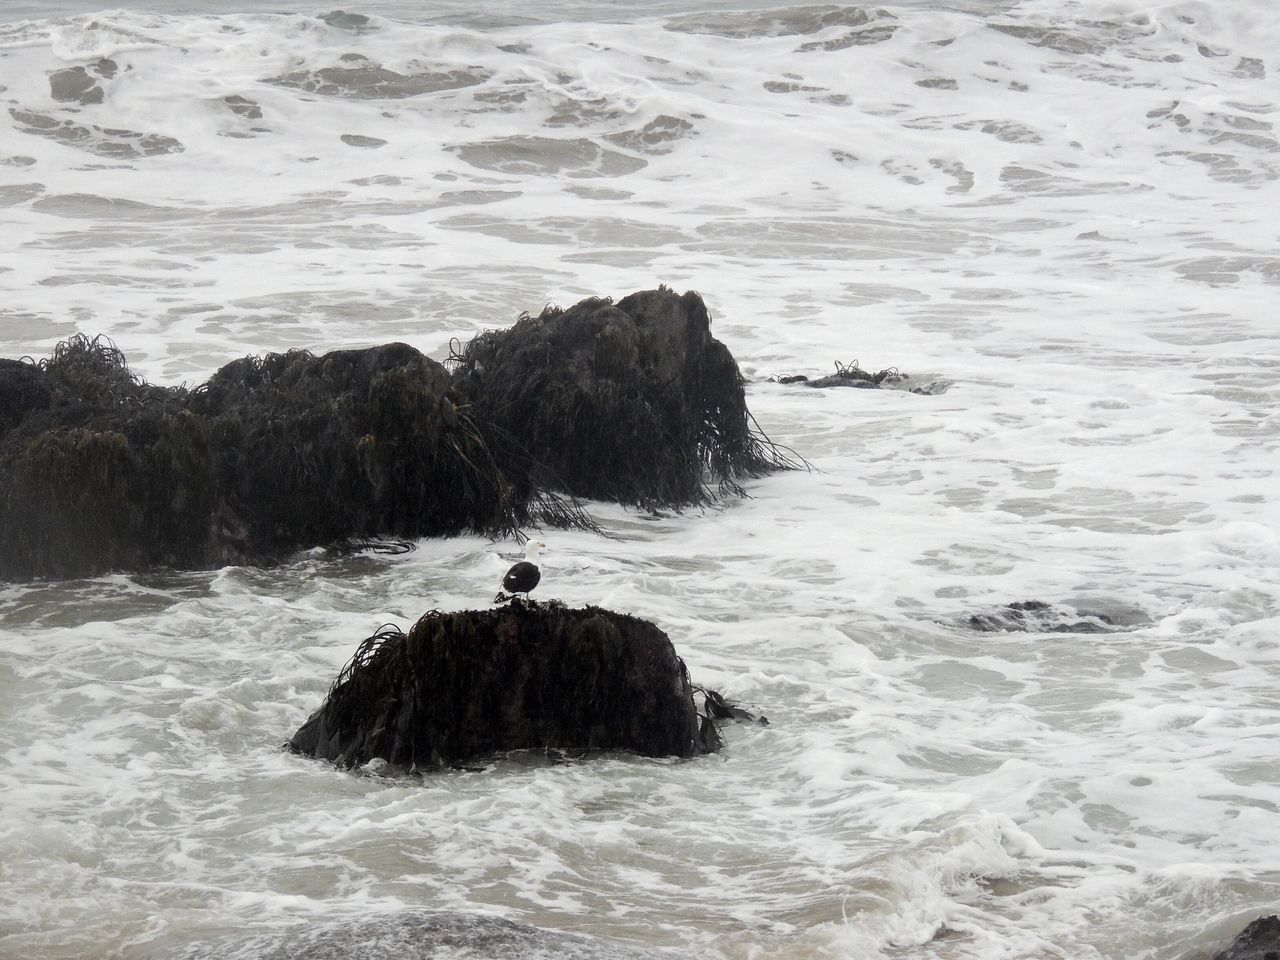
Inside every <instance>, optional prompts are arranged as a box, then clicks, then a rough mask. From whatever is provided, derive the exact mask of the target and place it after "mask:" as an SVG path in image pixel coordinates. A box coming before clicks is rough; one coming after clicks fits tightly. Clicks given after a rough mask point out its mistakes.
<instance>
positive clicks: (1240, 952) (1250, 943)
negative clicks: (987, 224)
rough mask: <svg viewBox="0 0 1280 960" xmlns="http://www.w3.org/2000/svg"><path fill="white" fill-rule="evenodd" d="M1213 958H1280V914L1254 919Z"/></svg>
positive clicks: (1260, 959)
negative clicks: (1229, 944)
mask: <svg viewBox="0 0 1280 960" xmlns="http://www.w3.org/2000/svg"><path fill="white" fill-rule="evenodd" d="M1213 960H1280V916H1276V915H1274V914H1273V915H1272V916H1269V917H1259V918H1258V919H1257V920H1254V921H1253V922H1252V923H1251V924H1249V925H1248V926H1247V927H1245V928H1244V930H1242V931H1241V932H1240V935H1239V936H1238V937H1236V939H1235V941H1234V942H1233V943H1232V944H1231V946H1229V947H1227V949H1226V950H1223V951H1222V952H1221V953H1218V954H1215V955H1214V958H1213Z"/></svg>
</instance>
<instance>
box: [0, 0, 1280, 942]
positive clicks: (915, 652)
mask: <svg viewBox="0 0 1280 960" xmlns="http://www.w3.org/2000/svg"><path fill="white" fill-rule="evenodd" d="M735 8H736V9H735ZM280 10H281V11H282V12H265V11H264V8H263V7H262V6H261V5H257V4H233V3H224V4H218V5H212V4H209V3H201V4H195V3H177V2H175V3H168V4H159V3H154V4H151V5H150V6H144V7H140V8H137V9H133V10H130V9H113V10H110V11H99V10H96V9H95V8H94V7H93V5H91V4H89V3H87V2H85V3H82V2H80V0H76V2H75V3H71V2H64V3H60V4H39V5H35V4H28V3H21V2H19V3H16V4H9V5H6V6H5V8H4V10H3V11H2V13H3V17H4V21H5V22H4V23H0V100H3V106H4V112H3V114H2V115H0V293H2V294H3V296H2V297H0V356H8V357H18V356H23V355H32V356H40V355H43V354H45V353H47V352H48V351H49V349H50V348H51V347H52V346H53V345H54V344H55V343H56V342H57V341H58V340H60V339H63V338H65V337H67V336H69V335H71V334H73V333H76V332H84V333H89V334H96V333H104V334H106V335H108V336H110V337H111V338H113V339H114V340H115V341H116V342H117V344H118V345H119V346H120V347H121V348H122V349H123V350H124V351H125V353H126V354H127V356H128V357H129V360H130V362H131V364H132V365H133V367H134V369H135V370H136V371H137V372H138V373H140V374H142V375H143V376H145V377H147V378H149V379H151V380H153V381H156V382H161V383H180V382H187V383H192V384H194V383H196V382H199V381H201V380H203V379H204V378H205V377H207V376H208V375H209V374H210V373H211V372H212V371H213V370H214V369H216V368H217V367H218V366H220V365H221V364H223V363H225V362H227V361H228V360H231V359H233V358H235V357H238V356H241V355H244V354H247V353H263V352H266V351H272V350H282V349H286V348H289V347H295V346H303V347H307V348H309V349H312V350H315V351H323V350H328V349H333V348H337V347H347V346H365V345H370V344H375V343H383V342H388V341H393V340H402V341H405V342H408V343H411V344H413V345H414V346H417V347H419V348H420V349H422V350H424V351H426V352H428V353H431V354H432V355H434V356H437V357H442V356H444V355H445V354H446V353H447V350H448V343H449V341H450V339H451V338H453V337H458V338H462V339H464V340H465V339H466V338H468V337H470V336H472V335H473V334H475V333H476V332H477V331H479V330H481V329H485V328H491V327H495V326H505V325H507V324H508V323H510V322H511V321H512V320H513V319H514V318H515V317H516V316H517V315H518V314H519V313H520V312H521V311H524V310H530V311H535V312H536V311H537V310H539V309H540V308H541V307H542V306H543V305H544V304H546V303H548V302H555V303H560V304H563V305H568V304H570V303H572V302H574V301H576V300H577V299H579V298H581V297H584V296H590V295H614V296H621V295H624V294H626V293H629V292H631V291H633V290H637V289H642V288H646V287H652V286H655V285H657V284H658V283H666V284H669V285H671V286H673V287H675V288H676V289H678V290H684V289H696V290H698V291H700V292H701V293H702V294H703V296H704V297H705V298H706V300H707V303H708V305H709V306H710V308H711V311H712V314H713V318H714V323H713V332H714V333H715V334H716V335H717V336H718V337H719V338H720V339H721V340H723V341H724V342H725V343H726V344H728V346H729V347H730V349H731V350H732V351H733V353H734V355H735V356H736V357H737V359H738V361H739V363H740V364H741V366H742V369H743V372H744V374H745V375H746V376H747V378H748V380H749V381H750V384H749V386H748V402H749V404H750V406H751V409H752V411H753V413H754V414H755V416H756V418H757V419H758V420H759V422H760V424H761V425H762V427H763V428H764V429H765V430H766V431H767V432H768V433H769V435H770V436H771V437H773V438H774V439H775V440H777V441H778V442H780V443H784V444H786V445H788V446H789V447H792V448H793V449H794V450H795V451H797V452H798V453H799V454H801V455H803V456H804V457H805V458H807V459H808V461H809V462H810V463H811V464H812V465H813V468H814V469H813V470H812V471H811V472H794V473H786V474H779V475H775V476H772V477H768V478H764V479H761V480H759V481H756V482H753V483H752V484H751V485H750V489H749V492H750V497H749V498H747V499H743V500H736V501H733V502H729V503H725V504H724V505H723V506H722V507H720V508H718V509H711V510H707V511H703V512H696V513H690V514H687V515H682V516H668V517H645V516H642V515H637V514H635V513H629V512H626V511H623V510H620V509H618V508H616V507H611V506H608V505H603V504H596V505H592V507H591V509H592V511H593V513H594V514H595V515H597V516H598V517H600V518H601V519H602V520H603V522H604V523H605V526H606V527H607V529H608V530H609V531H610V532H611V533H612V534H614V536H613V537H612V538H602V537H596V536H591V535H587V534H577V533H574V534H568V533H563V532H559V531H554V530H549V531H544V534H543V539H544V540H546V541H547V542H548V544H549V545H550V546H549V549H548V550H547V551H546V553H545V554H544V557H543V571H544V580H543V585H542V587H540V588H539V593H540V594H542V595H543V596H544V598H546V597H552V596H554V597H559V598H560V599H562V600H564V601H565V602H566V603H571V604H584V603H597V604H602V605H605V606H608V607H611V608H613V609H617V610H622V611H626V612H630V613H634V614H637V615H641V616H645V617H649V618H652V619H653V620H655V621H656V622H657V623H658V624H659V625H660V626H661V627H662V628H663V629H664V630H666V631H667V632H668V633H669V634H670V635H671V637H672V639H673V640H674V642H675V644H676V647H677V649H678V650H679V652H680V653H681V654H682V656H683V657H684V658H685V659H686V661H687V662H688V665H689V668H690V671H691V673H692V675H693V678H694V680H695V681H699V682H702V683H705V684H707V685H710V686H713V687H715V688H717V689H720V690H722V691H724V692H725V693H726V694H728V695H729V696H731V697H733V698H735V699H738V700H741V701H743V702H745V703H747V704H751V705H754V706H755V707H757V708H758V709H759V710H761V711H763V712H764V713H766V714H767V715H768V717H769V720H770V723H769V725H768V726H758V725H740V726H734V727H730V728H728V729H727V731H726V733H727V736H728V740H729V746H728V748H727V750H726V751H725V752H724V753H723V754H722V755H720V756H718V757H714V758H710V759H706V758H704V759H701V760H698V761H695V762H688V763H670V762H660V761H651V760H643V759H638V758H635V757H629V756H605V757H596V758H591V759H588V760H582V761H578V762H572V763H564V764H547V763H533V762H532V761H531V759H530V758H521V757H512V758H504V759H501V760H499V761H498V762H496V763H494V764H492V765H491V766H490V767H489V768H488V769H487V770H486V771H485V772H484V773H478V774H477V773H468V772H456V773H449V774H445V775H441V776H436V777H431V778H428V779H426V780H416V779H415V780H403V779H393V778H384V777H379V776H373V775H370V776H353V775H350V774H345V773H339V772H336V771H334V770H332V769H330V768H327V767H325V766H323V765H320V764H316V763H313V762H309V761H306V760H302V759H299V758H296V757H292V756H288V755H286V754H284V753H282V752H281V751H280V750H279V745H280V744H281V743H282V742H283V741H284V740H286V739H287V738H288V737H289V735H290V734H291V733H292V732H293V730H294V729H296V727H297V726H298V725H300V724H301V723H302V722H303V721H304V720H305V719H306V717H307V716H308V714H309V713H310V712H311V711H312V710H314V709H315V708H316V707H317V706H318V704H319V703H320V701H321V699H322V697H323V696H324V693H325V691H326V690H327V688H328V685H329V683H330V681H331V680H332V678H333V676H334V675H335V674H336V672H337V671H338V670H339V668H340V667H341V666H342V664H343V663H344V662H345V661H346V660H347V658H348V657H349V656H350V655H351V653H352V652H353V650H354V648H355V645H356V643H357V642H358V641H359V640H360V639H362V638H363V637H365V636H367V635H369V634H370V633H372V632H374V631H375V630H376V629H377V628H378V627H379V625H381V624H383V623H386V622H396V623H400V624H401V625H404V626H407V625H408V624H409V623H411V622H412V621H413V620H415V619H416V618H417V616H418V615H419V614H421V613H422V612H424V611H426V610H428V609H431V608H433V607H438V608H442V609H450V608H464V607H470V606H478V605H484V604H485V603H486V602H487V600H488V598H489V597H490V596H492V594H493V591H494V588H495V585H496V583H497V581H498V580H499V578H500V577H501V574H502V572H503V571H504V570H505V569H506V566H507V565H508V563H509V559H506V558H507V557H509V555H510V554H512V553H514V552H516V548H515V546H514V545H513V544H494V543H490V542H488V541H485V540H482V539H478V538H460V539H457V540H449V541H432V542H423V543H421V544H420V545H419V549H418V550H417V551H415V552H413V553H410V554H406V555H403V556H396V557H387V556H378V555H369V556H356V557H346V558H340V557H330V556H326V555H324V554H318V553H317V554H309V555H306V556H302V557H299V558H297V559H296V560H295V561H294V562H292V563H290V564H287V565H285V566H283V567H281V568H277V569H269V570H256V569H240V568H229V569H224V570H218V571H209V572H195V573H155V574H148V575H137V576H123V575H121V576H110V577H103V578H100V579H97V580H91V581H77V582H70V583H59V584H45V583H42V584H8V585H0V651H2V652H3V655H2V656H0V798H2V804H3V811H4V817H3V820H0V957H5V958H8V957H13V958H19V957H21V958H30V960H82V958H83V960H90V958H101V957H116V958H122V960H142V958H147V957H150V956H152V955H154V954H156V953H157V952H158V951H161V950H165V949H169V948H172V947H178V946H180V945H182V944H184V943H187V942H190V941H193V940H198V939H203V938H209V937H215V936H219V935H223V934H233V933H237V932H242V933H248V934H260V933H266V932H270V931H272V930H276V929H279V928H283V927H286V926H287V925H289V924H291V923H298V922H304V921H315V920H320V919H324V920H335V919H336V920H339V921H341V920H342V919H344V918H348V919H354V918H356V917H362V916H366V915H368V914H377V913H381V912H391V911H397V910H401V909H403V908H410V907H413V908H420V907H430V908H432V909H439V910H450V911H461V912H465V913H473V912H482V913H491V914H496V915H499V916H502V917H506V918H509V919H512V920H516V921H520V922H523V923H527V924H533V925H536V926H539V927H543V928H546V929H548V930H551V931H565V932H575V933H581V934H587V935H590V936H593V937H599V938H602V939H603V940H605V941H608V942H616V943H622V944H627V945H631V946H637V947H642V948H655V949H656V948H670V949H672V950H674V951H676V952H679V953H681V954H683V955H689V954H691V953H697V954H699V955H703V956H708V957H717V958H732V960H759V958H788V960H790V958H796V960H808V958H825V957H840V958H844V957H852V958H877V957H884V958H921V960H924V958H930V960H935V958H936V960H943V958H946V960H959V958H983V960H989V958H994V957H1008V958H1045V957H1062V958H1072V960H1077V958H1091V957H1097V958H1116V960H1119V958H1125V960H1131V958H1139V957H1148V958H1161V960H1166V958H1167V960H1181V958H1190V957H1195V956H1203V955H1205V954H1207V953H1211V952H1212V951H1213V950H1214V949H1217V948H1220V947H1221V945H1222V944H1223V943H1224V942H1226V941H1227V940H1229V939H1230V937H1232V936H1234V934H1235V933H1236V932H1237V931H1238V930H1239V929H1240V928H1241V927H1243V926H1244V924H1245V923H1246V922H1247V921H1248V920H1250V919H1252V918H1253V917H1255V916H1257V915H1259V914H1262V913H1265V912H1275V908H1276V904H1277V901H1278V900H1280V787H1278V786H1277V783H1280V760H1277V742H1278V741H1277V738H1278V737H1280V694H1278V693H1277V689H1278V688H1280V685H1278V681H1280V645H1278V643H1277V641H1278V633H1280V604H1278V601H1280V532H1278V531H1280V508H1278V507H1277V506H1276V504H1277V500H1276V497H1275V494H1274V491H1275V489H1276V487H1277V473H1278V472H1280V458H1278V457H1277V445H1278V441H1280V337H1278V336H1277V325H1276V324H1277V320H1276V302H1277V293H1280V287H1278V284H1280V253H1277V240H1278V239H1280V238H1278V236H1277V232H1276V227H1275V217H1274V211H1275V210H1276V209H1278V208H1280V186H1278V184H1277V181H1278V179H1280V140H1277V134H1276V130H1275V124H1276V123H1277V122H1278V120H1280V107H1278V104H1280V85H1278V83H1277V77H1280V59H1278V58H1277V55H1276V52H1275V51H1276V50H1278V49H1280V14H1277V13H1276V12H1274V11H1273V10H1272V9H1271V8H1270V5H1268V4H1264V3H1247V2H1235V3H1217V4H1212V3H1206V2H1195V0H1172V2H1162V3H1140V2H1136V0H1081V2H1076V3H1071V4H1066V5H1064V4H1061V3H1056V2H1054V3H1050V2H1048V0H1044V2H1041V0H1024V2H1021V3H1012V2H1011V3H983V2H978V0H967V2H957V3H940V4H931V3H928V2H924V0H920V2H912V3H896V4H885V5H881V6H863V7H859V6H839V5H826V6H791V7H786V6H777V5H775V4H753V5H749V6H747V7H743V5H741V4H729V3H718V2H703V3H698V2H693V0H688V2H674V0H673V2H670V3H664V4H659V5H655V6H649V7H646V8H645V9H644V10H643V11H642V12H640V13H637V12H636V11H635V10H634V9H629V8H623V7H621V6H620V5H617V4H606V3H595V4H576V3H560V4H550V5H543V6H541V7H540V8H539V9H538V11H536V12H533V13H529V14H528V15H525V14H521V15H520V16H513V15H512V14H511V13H510V12H509V10H507V9H506V8H505V7H501V6H499V5H494V4H486V3H484V2H481V3H475V4H467V5H465V6H464V5H461V4H456V5H449V4H444V5H434V6H433V8H432V10H433V12H432V14H431V15H430V16H427V15H424V14H422V13H421V11H418V10H416V9H414V8H413V7H410V6H409V5H406V4H404V3H399V2H392V0H382V2H371V3H368V4H365V5H362V6H351V7H349V8H347V10H346V12H345V13H343V14H339V13H337V12H336V11H330V12H326V11H324V10H322V9H311V8H307V9H298V8H294V9H293V10H292V11H289V8H288V7H287V5H280ZM854 359H857V360H858V361H859V362H860V363H861V365H862V366H863V367H865V368H867V369H871V370H879V369H882V368H889V367H897V368H898V369H899V370H900V371H902V372H904V373H906V374H908V375H909V377H908V379H907V380H906V381H904V382H903V384H902V386H903V387H906V388H910V387H913V386H914V387H917V388H919V392H911V391H910V390H909V389H886V390H879V391H873V390H847V389H843V390H842V389H835V390H811V389H807V388H804V387H800V386H783V385H780V384H776V383H770V382H768V381H769V378H770V377H771V376H776V375H782V374H793V373H807V374H810V375H822V374H825V373H829V372H831V371H832V370H833V369H834V364H835V363H837V362H839V363H848V362H850V361H851V360H854ZM0 533H2V532H0ZM1027 600H1037V601H1042V602H1044V603H1047V604H1049V605H1050V609H1049V611H1048V612H1045V613H1038V612H1036V611H1037V609H1038V608H1036V607H1031V608H1028V611H1029V612H1028V613H1027V614H1025V615H1024V616H1023V617H1022V618H1021V619H1019V618H1018V617H1013V616H1011V615H1010V613H1009V608H1008V607H1007V606H1006V605H1007V604H1010V603H1022V602H1023V601H1027ZM975 618H976V619H975ZM983 618H986V620H984V619H983ZM1085 621H1087V622H1088V623H1089V624H1090V625H1091V626H1092V627H1094V628H1096V629H1097V632H1091V633H1069V632H1060V631H1061V628H1063V627H1064V626H1070V625H1073V624H1078V623H1081V622H1085ZM983 622H998V623H1001V624H1003V625H1004V626H1005V627H1006V628H1007V629H1002V630H999V631H996V632H983V631H980V630H977V629H975V625H981V624H982V623H983Z"/></svg>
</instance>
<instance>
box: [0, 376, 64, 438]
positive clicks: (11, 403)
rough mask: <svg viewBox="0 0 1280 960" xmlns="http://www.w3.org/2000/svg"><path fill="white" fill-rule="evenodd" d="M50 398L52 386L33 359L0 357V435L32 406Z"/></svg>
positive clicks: (40, 405) (46, 402) (44, 404)
mask: <svg viewBox="0 0 1280 960" xmlns="http://www.w3.org/2000/svg"><path fill="white" fill-rule="evenodd" d="M52 400H53V386H52V385H51V384H50V383H49V379H48V378H47V377H46V376H45V375H44V373H43V372H42V371H41V370H40V368H39V367H37V366H36V365H35V364H34V363H23V362H22V361H19V360H0V439H3V437H4V435H5V434H6V433H8V432H9V431H10V430H12V429H13V428H14V427H16V426H17V425H18V424H19V423H20V422H21V421H22V419H23V418H24V417H25V416H26V415H27V414H28V413H30V412H32V411H33V410H43V409H44V408H45V407H47V406H49V404H50V403H51V402H52Z"/></svg>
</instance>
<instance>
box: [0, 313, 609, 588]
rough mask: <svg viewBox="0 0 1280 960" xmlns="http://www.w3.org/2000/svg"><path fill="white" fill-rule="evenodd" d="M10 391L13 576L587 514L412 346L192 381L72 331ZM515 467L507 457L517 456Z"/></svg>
mask: <svg viewBox="0 0 1280 960" xmlns="http://www.w3.org/2000/svg"><path fill="white" fill-rule="evenodd" d="M0 395H3V396H4V397H5V398H6V399H7V398H10V397H12V398H15V399H14V407H13V408H9V407H8V405H7V404H6V409H12V410H14V411H16V412H18V413H19V416H18V417H17V418H16V419H14V418H13V416H12V415H10V416H9V417H7V418H6V420H5V421H4V423H5V424H6V425H7V429H6V430H5V431H4V432H3V433H2V434H0V529H3V530H4V531H5V536H4V537H0V578H7V579H19V578H31V577H73V576H92V575H95V574H99V573H103V572H106V571H109V570H140V569H148V568H153V567H158V566H170V567H185V568H191V567H196V568H199V567H210V566H221V565H223V564H227V563H245V562H250V563H255V562H270V561H273V560H278V559H280V558H282V557H283V556H286V555H287V554H288V553H290V552H292V551H295V550H298V549H301V548H303V547H308V546H316V545H323V544H326V543H329V542H331V541H340V540H346V539H349V538H356V539H375V538H380V537H400V538H403V537H421V536H440V535H453V534H457V533H460V532H462V531H466V530H472V531H476V532H490V533H493V534H511V533H514V532H515V531H516V530H518V529H519V528H521V527H522V526H526V525H531V524H541V523H548V524H560V525H568V526H579V527H590V526H591V523H590V521H589V520H588V519H587V518H586V516H585V515H584V514H582V513H581V511H579V510H577V509H576V508H574V507H572V506H568V505H565V504H564V503H563V501H561V500H559V499H558V498H555V497H552V496H548V495H544V494H542V493H540V492H538V491H536V490H535V489H534V488H533V486H532V483H531V481H530V479H529V476H528V466H527V464H526V462H525V461H524V460H523V459H522V458H521V457H520V456H519V455H518V453H516V452H513V451H512V450H510V449H509V448H508V447H504V446H503V443H504V441H502V440H501V438H499V441H498V442H497V443H496V444H495V445H492V446H491V445H490V444H488V443H487V442H486V440H485V437H484V436H483V434H482V432H481V429H480V427H479V426H478V425H477V424H476V423H475V422H474V421H473V420H472V418H471V417H470V416H468V415H467V414H466V413H465V412H462V411H460V410H459V409H458V408H457V407H456V406H455V404H454V400H453V399H451V398H452V397H454V395H453V393H452V390H451V387H450V383H449V376H448V374H447V373H446V372H445V370H444V368H443V367H442V366H441V365H440V364H438V363H436V362H435V361H433V360H430V359H428V358H427V357H424V356H423V355H422V354H421V353H419V352H418V351H417V350H415V349H413V348H412V347H408V346H405V345H404V344H392V345H390V346H385V347H375V348H371V349H368V350H345V351H335V352H334V353H331V354H327V355H325V356H322V357H315V356H312V355H311V354H309V353H307V352H305V351H291V352H289V353H286V354H271V355H268V356H267V357H265V358H257V357H249V358H245V359H242V360H237V361H234V362H232V363H230V364H228V365H227V366H225V367H223V368H222V369H221V370H219V371H218V372H217V373H216V374H214V376H213V377H212V378H210V380H209V381H208V383H206V384H204V385H202V386H200V387H198V388H196V389H195V390H192V391H188V390H186V389H183V388H172V387H156V386H151V385H149V384H147V383H145V382H143V381H142V380H140V379H138V378H136V377H134V376H133V374H132V373H131V372H130V371H129V368H128V366H127V364H126V363H125V360H124V356H123V354H122V353H121V352H120V351H119V350H118V349H117V348H116V347H115V346H114V345H112V344H110V343H108V342H105V341H102V340H96V339H95V340H89V339H88V338H85V337H76V338H73V339H72V340H70V341H67V342H65V343H63V344H59V346H58V348H57V349H56V350H55V352H54V355H53V356H52V357H51V358H49V359H47V360H44V361H41V362H40V363H39V364H37V365H35V366H34V367H33V366H31V365H24V364H20V363H14V362H12V361H9V362H7V363H6V364H5V365H4V367H3V368H0ZM504 464H505V466H504Z"/></svg>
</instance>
